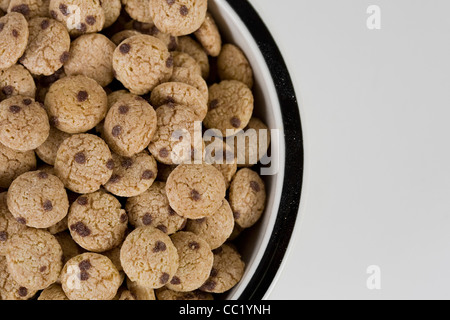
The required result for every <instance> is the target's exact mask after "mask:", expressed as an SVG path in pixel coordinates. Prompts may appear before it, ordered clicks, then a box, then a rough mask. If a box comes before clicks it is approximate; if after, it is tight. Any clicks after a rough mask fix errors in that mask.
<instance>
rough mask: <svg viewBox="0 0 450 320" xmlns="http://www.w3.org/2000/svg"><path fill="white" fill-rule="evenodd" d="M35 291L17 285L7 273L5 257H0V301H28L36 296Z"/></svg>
mask: <svg viewBox="0 0 450 320" xmlns="http://www.w3.org/2000/svg"><path fill="white" fill-rule="evenodd" d="M36 292H37V290H31V289H29V288H26V287H24V286H21V285H19V284H18V283H17V282H16V281H15V280H14V279H13V277H12V276H11V274H10V273H9V272H8V266H7V263H6V257H4V256H2V255H0V300H28V299H30V298H32V297H33V296H34V295H35V294H36Z"/></svg>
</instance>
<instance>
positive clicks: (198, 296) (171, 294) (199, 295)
mask: <svg viewBox="0 0 450 320" xmlns="http://www.w3.org/2000/svg"><path fill="white" fill-rule="evenodd" d="M156 297H157V298H158V300H214V297H213V295H212V294H210V293H207V292H202V291H200V290H195V291H192V292H177V291H173V290H170V289H167V288H166V287H163V288H161V289H158V290H156Z"/></svg>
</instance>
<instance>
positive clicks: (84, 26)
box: [77, 23, 87, 33]
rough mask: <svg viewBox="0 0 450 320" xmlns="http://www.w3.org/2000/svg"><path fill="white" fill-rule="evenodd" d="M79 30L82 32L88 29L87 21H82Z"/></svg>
mask: <svg viewBox="0 0 450 320" xmlns="http://www.w3.org/2000/svg"><path fill="white" fill-rule="evenodd" d="M77 30H78V31H80V32H81V33H85V32H86V31H87V26H86V23H80V26H79V27H78V29H77Z"/></svg>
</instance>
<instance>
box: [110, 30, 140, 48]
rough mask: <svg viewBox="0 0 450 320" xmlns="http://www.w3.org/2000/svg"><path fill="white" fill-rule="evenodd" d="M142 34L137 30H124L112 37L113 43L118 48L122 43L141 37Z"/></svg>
mask: <svg viewBox="0 0 450 320" xmlns="http://www.w3.org/2000/svg"><path fill="white" fill-rule="evenodd" d="M140 34H141V32H139V31H137V30H122V31H120V32H117V33H116V34H115V35H113V36H112V37H111V41H112V42H114V44H115V45H116V46H118V45H119V44H120V43H121V42H122V41H124V40H125V39H128V38H131V37H133V36H138V35H140Z"/></svg>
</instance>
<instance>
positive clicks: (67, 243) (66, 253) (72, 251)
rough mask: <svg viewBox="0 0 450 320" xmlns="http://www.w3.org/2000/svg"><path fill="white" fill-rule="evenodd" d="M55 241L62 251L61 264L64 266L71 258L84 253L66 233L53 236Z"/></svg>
mask: <svg viewBox="0 0 450 320" xmlns="http://www.w3.org/2000/svg"><path fill="white" fill-rule="evenodd" d="M55 238H56V240H58V243H59V245H60V246H61V249H62V262H63V264H65V263H66V262H67V261H69V260H70V259H72V258H73V257H75V256H77V255H79V254H82V253H84V249H83V248H81V247H80V246H79V245H78V244H77V243H76V242H75V241H74V240H73V238H72V236H71V235H70V233H68V232H60V233H58V234H55Z"/></svg>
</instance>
